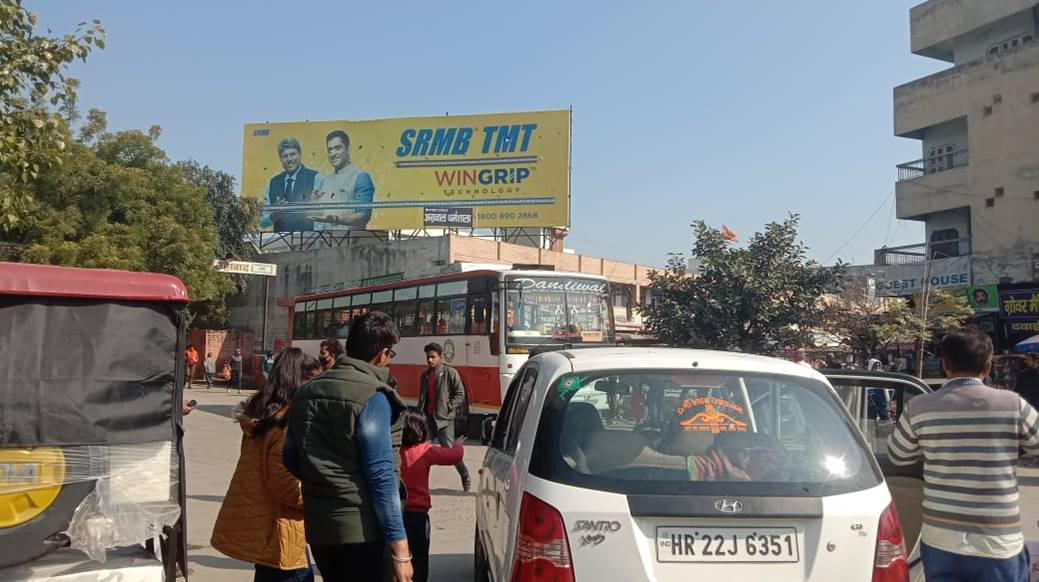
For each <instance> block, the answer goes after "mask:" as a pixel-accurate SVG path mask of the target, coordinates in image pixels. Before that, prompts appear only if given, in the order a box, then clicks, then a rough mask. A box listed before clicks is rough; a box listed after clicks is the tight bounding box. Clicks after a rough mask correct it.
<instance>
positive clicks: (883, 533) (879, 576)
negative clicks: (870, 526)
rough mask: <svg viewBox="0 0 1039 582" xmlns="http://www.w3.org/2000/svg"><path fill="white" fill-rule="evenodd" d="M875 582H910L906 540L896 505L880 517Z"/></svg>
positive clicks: (888, 507) (875, 553) (874, 571)
mask: <svg viewBox="0 0 1039 582" xmlns="http://www.w3.org/2000/svg"><path fill="white" fill-rule="evenodd" d="M873 582H909V563H908V561H907V555H906V544H905V538H903V537H902V524H901V523H900V522H899V521H898V512H897V511H896V510H895V504H894V503H892V504H891V505H888V506H887V509H885V510H884V513H882V514H881V515H880V525H879V526H878V527H877V549H876V551H875V552H874V554H873Z"/></svg>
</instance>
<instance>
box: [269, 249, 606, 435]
mask: <svg viewBox="0 0 1039 582" xmlns="http://www.w3.org/2000/svg"><path fill="white" fill-rule="evenodd" d="M280 303H281V304H282V305H291V307H290V314H289V318H290V323H289V338H290V341H291V343H292V345H293V346H295V347H299V348H302V349H303V351H305V352H306V353H308V354H311V355H314V356H317V353H318V346H319V344H320V343H321V340H322V339H325V338H329V337H335V338H340V339H345V338H346V335H347V331H348V329H349V325H350V320H351V319H352V318H354V317H357V316H358V315H361V314H363V313H366V312H368V311H370V310H378V311H384V312H386V313H389V314H390V315H392V316H393V317H394V319H395V320H396V322H397V328H398V329H399V330H400V335H401V342H400V344H399V345H398V346H397V347H396V348H394V349H395V350H396V352H397V357H396V358H395V359H394V360H393V363H392V364H391V370H392V373H393V376H394V377H395V378H396V379H397V382H398V391H399V392H400V394H401V396H402V397H403V398H404V399H405V400H406V401H409V402H411V403H415V402H417V401H418V388H419V386H418V385H419V375H420V374H421V373H422V371H423V370H424V369H425V368H426V356H425V352H423V347H424V346H425V345H426V344H428V343H430V342H437V343H439V344H441V345H442V346H443V347H444V360H445V361H446V362H447V363H448V364H450V365H451V366H453V367H454V368H455V369H457V370H458V372H459V374H461V376H462V380H463V382H464V383H465V387H466V390H467V392H468V394H467V396H468V405H469V411H470V414H471V415H477V414H480V415H483V414H496V413H497V412H498V410H499V409H500V408H501V403H502V398H503V396H504V394H505V390H506V388H508V386H509V383H510V382H511V381H512V377H513V375H514V374H515V373H516V371H517V370H518V369H519V367H520V366H521V365H522V364H523V362H525V361H526V359H527V356H528V353H529V351H530V349H531V348H534V347H538V346H543V345H549V344H552V343H583V344H590V343H591V344H602V345H613V344H614V322H613V310H612V308H611V306H610V289H609V283H608V282H607V281H606V279H605V278H603V277H598V276H594V275H581V274H572V273H560V272H555V271H518V270H516V271H514V270H506V268H504V267H503V268H502V269H501V270H496V269H490V268H481V269H480V270H474V271H468V272H461V273H451V274H447V275H438V276H435V277H429V278H423V279H412V280H407V281H396V282H393V283H386V284H382V285H375V286H371V287H360V288H356V289H345V290H341V291H334V292H327V293H317V294H313V295H305V296H298V297H294V298H292V300H291V301H282V302H280ZM503 323H504V325H503ZM503 328H504V329H503Z"/></svg>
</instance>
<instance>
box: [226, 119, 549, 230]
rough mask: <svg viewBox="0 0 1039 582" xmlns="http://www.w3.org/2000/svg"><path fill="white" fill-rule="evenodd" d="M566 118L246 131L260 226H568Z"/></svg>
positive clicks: (248, 174) (245, 181)
mask: <svg viewBox="0 0 1039 582" xmlns="http://www.w3.org/2000/svg"><path fill="white" fill-rule="evenodd" d="M569 145H570V112H569V111H567V110H559V111H538V112H530V113H500V114H489V115H464V116H450V117H411V118H399V119H380V120H373V121H308V122H297V123H264V124H249V125H246V126H245V152H244V164H243V168H242V191H243V195H245V196H249V197H255V198H259V199H261V200H262V201H263V203H264V208H265V210H264V214H263V217H262V219H261V230H265V231H276V232H290V231H303V230H317V231H321V230H397V229H421V228H426V227H435V228H454V227H476V228H486V227H564V226H567V225H568V224H569V218H570V217H569V216H568V207H569V204H568V196H569V192H568V183H569V175H568V173H569V165H570V164H569Z"/></svg>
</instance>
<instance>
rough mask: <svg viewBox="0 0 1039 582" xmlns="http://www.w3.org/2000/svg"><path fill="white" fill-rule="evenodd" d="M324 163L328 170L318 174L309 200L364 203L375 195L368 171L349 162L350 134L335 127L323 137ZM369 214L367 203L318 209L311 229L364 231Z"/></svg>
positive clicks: (312, 218)
mask: <svg viewBox="0 0 1039 582" xmlns="http://www.w3.org/2000/svg"><path fill="white" fill-rule="evenodd" d="M325 145H326V147H327V148H328V162H329V163H330V164H332V171H331V172H329V173H327V174H321V175H319V176H318V177H317V180H315V182H314V198H313V200H314V201H315V202H316V201H319V200H320V201H322V202H353V203H362V204H368V203H371V201H372V199H373V198H374V197H375V184H373V183H372V177H371V176H370V175H368V172H365V171H364V170H362V169H360V168H358V167H357V166H356V165H354V164H352V163H350V136H348V135H347V134H346V132H345V131H342V130H338V129H337V130H335V131H333V132H332V133H330V134H328V137H327V138H325ZM371 217H372V209H371V207H370V206H365V207H361V208H356V207H354V208H344V209H334V210H320V211H318V215H317V216H310V219H311V220H313V221H314V223H315V224H314V230H364V229H365V227H367V226H368V220H370V219H371Z"/></svg>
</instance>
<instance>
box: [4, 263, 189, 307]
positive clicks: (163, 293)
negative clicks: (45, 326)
mask: <svg viewBox="0 0 1039 582" xmlns="http://www.w3.org/2000/svg"><path fill="white" fill-rule="evenodd" d="M0 295H32V296H39V297H81V298H90V299H123V300H128V301H179V302H185V303H186V302H188V301H189V298H188V290H187V288H186V287H184V283H182V282H181V281H180V279H178V278H176V277H174V276H173V275H163V274H159V273H136V272H131V271H116V270H113V269H78V268H72V267H54V266H51V265H32V264H27V263H5V262H0Z"/></svg>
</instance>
